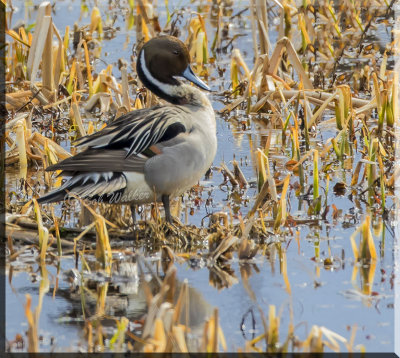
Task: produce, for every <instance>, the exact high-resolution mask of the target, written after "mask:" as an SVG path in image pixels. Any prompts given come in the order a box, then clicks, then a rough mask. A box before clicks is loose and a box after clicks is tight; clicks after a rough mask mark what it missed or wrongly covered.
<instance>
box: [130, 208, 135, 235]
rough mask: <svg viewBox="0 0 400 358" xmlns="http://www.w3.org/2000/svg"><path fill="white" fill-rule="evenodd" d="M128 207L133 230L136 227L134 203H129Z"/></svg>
mask: <svg viewBox="0 0 400 358" xmlns="http://www.w3.org/2000/svg"><path fill="white" fill-rule="evenodd" d="M129 207H130V208H131V215H132V220H133V231H135V228H136V205H135V204H130V205H129Z"/></svg>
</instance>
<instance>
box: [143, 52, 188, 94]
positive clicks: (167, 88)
mask: <svg viewBox="0 0 400 358" xmlns="http://www.w3.org/2000/svg"><path fill="white" fill-rule="evenodd" d="M140 62H141V67H142V71H143V74H144V76H145V77H146V78H147V80H148V81H149V82H150V83H151V84H152V85H154V86H155V87H157V88H159V89H160V91H162V92H164V93H165V94H167V95H168V96H171V97H181V95H182V94H181V91H180V90H179V89H180V86H174V85H170V84H167V83H163V82H161V81H159V80H157V79H156V78H154V77H153V76H152V75H151V73H150V71H149V70H148V69H147V67H146V61H145V59H144V50H143V51H142V54H141V55H140Z"/></svg>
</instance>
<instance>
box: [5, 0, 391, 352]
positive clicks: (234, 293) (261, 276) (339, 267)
mask: <svg viewBox="0 0 400 358" xmlns="http://www.w3.org/2000/svg"><path fill="white" fill-rule="evenodd" d="M35 3H36V2H35ZM169 4H170V9H171V8H174V6H177V4H178V2H174V1H170V2H169ZM14 6H15V7H17V8H18V11H16V12H15V14H14V16H13V23H14V24H15V23H16V22H17V21H18V20H19V19H23V18H24V17H25V15H24V3H23V2H19V1H14ZM162 6H163V4H161V3H160V4H159V9H161V8H162ZM243 6H244V5H243V4H242V3H240V2H239V4H238V6H237V8H234V10H233V12H234V13H236V12H238V11H239V10H240V9H241V8H243ZM79 7H80V3H78V2H64V1H58V2H56V3H55V13H54V14H53V18H54V22H55V24H56V26H57V27H58V29H59V30H60V32H61V35H63V33H64V29H65V26H67V25H69V26H71V25H72V24H73V22H74V21H77V19H78V17H79V12H80V8H79ZM99 7H100V11H101V12H102V14H104V13H105V12H106V10H107V8H108V5H107V3H106V2H102V1H101V2H99ZM191 7H192V9H195V8H196V4H195V5H193V4H192V5H191ZM247 13H248V12H245V13H244V15H243V16H247V15H246V14H247ZM32 14H33V15H32V17H31V18H28V17H25V19H26V20H27V23H28V24H30V23H32V22H33V21H34V19H35V12H32ZM159 14H160V23H161V24H163V23H165V12H163V11H161V10H160V11H159ZM113 15H116V16H117V20H116V24H118V25H119V26H120V30H119V31H117V33H116V37H115V38H113V39H111V40H104V42H103V52H102V53H103V56H102V61H98V62H97V64H96V69H98V71H100V70H101V69H102V68H105V67H106V63H115V62H116V61H117V60H118V58H121V57H123V58H126V59H129V57H130V55H131V54H132V45H133V38H134V33H133V32H132V34H131V35H130V36H131V39H130V42H129V44H128V45H127V46H126V47H125V46H124V45H123V44H124V43H125V41H126V37H127V35H128V32H127V31H126V30H125V25H124V23H123V17H122V16H121V15H120V13H119V12H118V8H117V7H116V8H113V9H109V10H108V16H109V17H112V16H113ZM89 21H90V20H89V18H88V17H86V18H83V19H82V21H81V22H80V24H87V23H89ZM207 26H208V29H209V33H212V34H214V30H212V27H211V26H210V24H209V23H208V25H207ZM241 26H242V24H241V23H239V22H238V21H237V19H236V20H233V21H232V24H231V31H232V33H231V34H235V33H242V34H243V33H244V34H247V35H248V34H249V32H250V29H249V26H250V24H249V22H247V27H246V28H242V27H241ZM378 31H382V33H383V32H384V30H383V29H381V28H380V29H378ZM274 36H275V37H274ZM379 36H380V35H379ZM183 38H184V37H182V39H183ZM275 41H276V34H274V33H273V32H272V36H271V42H272V43H274V42H275ZM234 43H235V46H237V47H238V48H240V50H241V51H242V53H243V54H244V56H245V59H246V62H247V64H248V66H249V68H251V67H252V61H253V58H252V55H251V54H252V43H251V37H250V36H245V37H239V38H238V39H237V40H236V41H235V42H234ZM246 54H247V55H246ZM103 61H105V63H104V62H103ZM229 61H230V60H229V57H225V56H224V55H221V59H220V60H219V59H217V63H218V65H219V66H221V67H223V68H226V73H225V79H216V80H215V81H213V82H211V81H210V84H211V87H212V89H213V90H215V91H218V92H222V91H223V90H226V89H228V87H229V81H230V79H229V77H228V76H229V75H228V74H229V63H230V62H229ZM351 66H354V64H351ZM215 72H216V71H215V69H214V71H213V73H212V75H211V78H212V77H213V75H214V76H215V77H216V73H215ZM114 75H115V76H116V77H117V78H119V73H118V69H117V67H116V66H114ZM211 98H212V102H213V106H214V108H215V109H216V110H219V109H221V108H222V107H223V104H221V103H220V102H219V99H221V97H219V96H218V95H216V94H215V95H212V96H211ZM233 116H236V117H237V119H240V120H241V121H245V122H247V119H248V117H247V116H246V115H245V114H244V113H243V111H240V110H238V111H233V112H232V113H231V115H230V116H229V117H227V118H223V117H222V116H219V115H218V116H217V136H218V153H217V156H216V158H215V160H214V166H215V167H214V170H213V175H212V177H211V179H209V180H204V181H202V182H201V183H200V184H202V185H203V186H204V190H203V191H202V194H201V195H202V196H201V199H202V202H201V204H200V205H199V206H197V207H194V212H193V215H191V216H190V217H189V223H190V224H195V225H200V224H201V223H202V219H203V218H205V217H206V216H207V214H209V213H210V212H217V211H227V210H228V204H229V205H230V206H231V207H232V208H234V207H235V206H237V208H238V210H239V212H240V213H241V215H243V216H244V215H245V214H246V213H247V211H248V210H249V208H251V205H252V200H253V198H254V197H255V195H256V194H257V187H256V184H255V182H256V173H255V170H254V168H253V164H252V160H251V157H250V152H251V150H250V142H251V143H253V146H254V147H257V146H261V143H262V142H263V143H265V138H266V135H268V134H269V130H265V129H264V130H263V129H261V128H259V126H258V125H256V124H254V122H251V124H250V126H247V127H246V128H245V129H243V128H242V126H239V127H236V125H235V124H234V122H233V121H232V117H233ZM328 130H330V129H328ZM328 130H326V131H325V132H320V131H317V133H316V136H315V138H314V139H312V141H315V142H317V143H325V141H326V138H328V137H329V136H331V133H330V132H328ZM331 130H332V131H334V129H333V128H332V129H331ZM280 133H281V132H280V131H278V133H277V135H276V143H275V144H273V148H271V153H272V154H271V155H270V157H271V159H272V162H273V161H275V162H276V167H277V168H278V169H279V170H280V171H282V177H284V176H285V175H286V173H288V172H287V171H286V169H285V167H284V164H285V163H286V162H287V161H288V160H289V159H290V155H291V153H285V152H284V151H281V144H280V141H281V139H280ZM357 155H359V154H356V156H357ZM233 159H236V160H237V161H238V162H239V163H241V169H242V171H243V173H244V175H245V177H246V179H247V180H248V181H249V183H250V184H251V185H250V187H249V188H248V189H247V190H245V191H244V192H243V193H241V202H238V201H237V199H236V202H235V195H232V192H233V191H232V187H231V185H230V184H229V183H228V184H226V185H225V184H224V185H222V186H221V184H223V183H224V178H223V175H222V174H221V173H220V172H219V171H218V167H219V165H220V163H221V162H222V161H224V162H225V163H227V165H228V167H229V168H232V165H231V164H230V162H231V161H232V160H233ZM304 167H305V170H306V171H307V172H309V168H312V163H309V164H307V165H305V166H304ZM39 175H41V174H40V171H39V172H38V176H39ZM351 175H352V172H351V170H345V169H342V168H340V167H337V168H334V171H333V173H332V177H331V181H330V184H329V192H328V196H327V198H328V203H335V205H336V206H337V207H338V208H339V209H342V213H341V215H339V217H338V219H335V220H333V219H332V217H331V214H329V215H328V220H327V221H324V220H319V221H318V225H317V226H312V225H311V224H308V225H298V226H297V227H295V228H293V229H292V230H293V234H288V235H287V238H286V239H285V240H284V241H283V242H282V247H284V248H285V249H286V255H287V274H288V279H289V282H290V287H291V295H289V294H288V293H287V290H286V286H285V283H284V280H283V276H282V274H281V268H280V263H279V255H278V254H277V253H276V252H275V253H274V254H272V255H270V256H269V257H267V256H266V255H262V253H260V252H259V254H258V255H257V256H256V258H255V260H254V264H255V265H256V268H257V269H256V270H255V269H254V267H252V268H251V272H252V274H251V276H250V278H249V281H248V282H249V285H250V287H251V289H252V291H253V292H254V294H255V296H256V298H257V303H258V305H259V307H260V308H261V309H262V311H263V312H264V314H265V316H267V314H268V306H269V305H271V304H273V305H276V307H277V312H278V313H279V314H280V316H281V328H280V332H281V337H286V336H285V334H286V332H287V330H288V326H289V322H290V312H291V310H292V311H293V323H294V325H295V335H296V336H298V337H299V338H300V339H305V338H306V337H307V335H308V332H309V331H310V328H311V326H312V325H320V326H324V327H326V328H328V329H330V330H332V331H334V332H336V333H338V334H340V335H342V336H343V337H345V338H347V339H348V338H350V328H351V327H352V326H353V325H357V333H356V338H355V345H361V344H362V345H364V346H365V348H366V351H367V352H392V351H393V347H394V333H393V327H394V288H393V272H394V271H393V270H394V258H393V252H394V237H393V235H392V230H391V228H389V227H388V228H386V229H385V227H384V226H385V223H384V222H383V223H382V222H381V225H383V229H382V230H380V232H377V235H376V236H374V238H375V242H376V244H377V250H378V251H379V260H378V262H377V266H376V269H375V270H374V273H375V277H374V280H373V286H372V288H371V291H372V292H373V294H372V295H364V294H362V292H363V285H365V282H364V278H363V277H362V275H361V274H360V273H357V275H356V276H355V280H352V275H353V270H354V265H355V264H354V259H353V254H352V249H351V245H350V240H349V237H350V235H351V234H352V233H353V232H354V231H355V230H356V228H357V227H358V226H359V224H360V223H361V222H362V220H363V218H364V216H365V213H366V206H365V203H361V204H358V203H357V204H356V203H355V202H354V197H352V196H351V193H350V192H349V191H347V192H345V193H341V194H340V195H337V194H335V193H334V192H333V187H334V185H335V183H337V182H340V181H342V178H343V177H345V176H347V177H348V176H350V177H351ZM7 179H8V185H9V187H10V188H16V187H17V180H15V179H13V177H12V175H11V173H10V175H9V176H8V178H7ZM297 180H298V179H297ZM306 180H307V183H308V185H312V177H308V178H306ZM295 181H296V179H293V180H292V181H291V183H294V182H295ZM343 181H344V182H348V180H343ZM321 185H324V184H323V183H321ZM14 190H15V189H14ZM210 191H211V193H209V192H210ZM209 196H210V197H211V198H212V205H206V201H207V198H208V197H209ZM236 198H237V197H236ZM243 199H247V200H243ZM288 202H289V203H290V204H289V205H290V206H289V207H290V209H289V211H290V214H291V215H292V216H294V217H299V218H302V219H307V218H308V216H307V213H306V211H307V207H308V205H306V201H305V200H301V199H299V198H298V197H296V196H295V193H294V190H292V191H290V190H289V194H288ZM188 205H190V206H193V202H189V203H188ZM391 205H393V204H392V202H391V200H390V199H389V198H388V203H387V206H388V207H390V206H391ZM57 208H58V210H59V206H58V207H57ZM182 219H183V217H182ZM235 222H238V218H237V217H236V218H235ZM73 224H74V223H72V225H73ZM204 224H205V225H208V219H206V220H205V221H204ZM296 231H298V232H299V238H300V240H299V241H298V242H297V240H296V239H295V232H296ZM275 239H277V238H274V237H273V236H271V237H270V240H271V241H273V240H275ZM378 243H379V244H378ZM318 251H319V258H318V257H317V258H316V256H317V253H318ZM32 255H34V254H33V253H32V252H30V250H28V251H27V252H26V254H25V255H23V256H20V257H19V258H18V259H17V261H15V262H12V263H11V264H10V265H11V267H14V268H13V273H12V277H11V276H10V275H8V278H9V280H8V281H9V282H7V284H6V302H7V307H6V315H7V316H6V322H7V323H6V337H7V340H9V341H11V340H13V339H14V337H15V335H16V334H17V333H20V334H23V332H25V331H26V330H27V323H26V317H25V313H24V310H23V307H24V303H25V294H26V293H29V294H30V295H31V296H32V307H35V306H36V305H37V303H38V294H39V281H40V274H39V267H38V265H37V263H36V262H35V261H34V260H33V259H32ZM325 259H332V261H333V265H327V264H326V265H324V260H325ZM325 263H326V262H325ZM79 265H81V263H79ZM357 265H358V264H357ZM176 266H177V268H178V275H177V276H178V279H179V281H180V282H182V281H183V280H184V279H188V282H189V285H190V286H191V287H193V288H194V289H195V291H196V292H197V293H196V294H197V295H199V296H201V297H203V298H204V300H205V301H206V302H207V303H208V305H209V306H210V307H212V306H215V307H218V309H219V317H220V324H221V326H222V330H223V332H224V334H225V338H226V340H227V344H228V350H229V351H236V350H237V349H238V348H240V347H244V345H245V339H247V340H249V339H251V338H253V337H254V335H255V336H257V335H260V334H261V333H262V332H263V326H262V323H261V318H260V314H259V310H258V308H257V305H256V303H255V302H253V301H252V300H251V298H250V296H249V293H248V290H247V289H246V287H245V285H244V284H243V283H244V281H245V280H243V279H242V277H241V272H240V269H241V268H242V269H244V268H243V267H241V265H240V264H239V262H238V260H237V259H236V258H235V259H234V261H233V263H232V265H231V270H232V271H233V274H232V271H231V276H233V278H232V285H231V286H230V287H225V288H222V289H217V288H215V287H213V286H212V285H211V284H210V271H209V269H208V268H207V267H203V268H200V269H196V270H194V269H192V267H190V266H189V264H188V263H182V264H176ZM47 267H48V270H49V277H50V290H49V292H48V293H47V294H46V295H45V296H44V298H43V309H42V313H41V317H40V324H39V327H40V330H39V334H40V335H42V336H43V341H42V343H41V349H42V350H43V351H50V350H55V351H69V350H71V351H75V350H76V348H77V347H79V346H81V347H82V349H83V350H84V349H85V345H86V341H85V338H84V334H83V331H82V327H83V323H82V320H81V318H80V317H79V315H77V313H76V312H77V309H78V308H79V302H78V303H77V302H76V300H75V301H74V299H73V298H72V296H71V295H70V294H69V293H68V292H69V290H70V285H69V283H67V282H66V281H65V280H63V279H62V276H60V279H59V283H58V285H59V286H58V290H57V291H56V292H55V295H54V297H53V296H52V295H53V289H54V286H55V280H56V277H57V274H56V268H55V264H53V265H50V264H49V265H47ZM73 267H74V260H73V258H72V256H66V257H65V258H63V259H62V260H61V271H62V272H63V271H64V272H67V271H68V270H70V269H72V268H73ZM249 267H250V266H249ZM80 268H81V267H80V266H79V267H78V269H79V270H80ZM9 272H10V270H8V273H9ZM28 272H30V274H28ZM364 288H365V287H364ZM77 307H78V308H77ZM249 309H250V310H251V311H252V312H253V313H254V318H255V325H254V327H253V324H252V322H251V318H250V315H249V314H247V316H246V313H247V312H248V311H249ZM122 312H123V313H122V314H123V315H126V316H127V317H128V318H134V319H137V317H133V316H132V312H130V311H129V309H128V308H127V309H125V310H122ZM130 315H131V316H130ZM74 316H76V319H72V318H71V317H74ZM244 316H245V320H244V322H242V320H243V317H244ZM242 324H243V325H242ZM253 329H254V330H253ZM51 337H54V342H53V344H51ZM341 348H342V350H345V347H344V346H341Z"/></svg>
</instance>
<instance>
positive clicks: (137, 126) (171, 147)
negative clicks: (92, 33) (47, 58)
mask: <svg viewBox="0 0 400 358" xmlns="http://www.w3.org/2000/svg"><path fill="white" fill-rule="evenodd" d="M136 70H137V73H138V76H139V79H140V80H141V81H142V83H143V84H144V85H145V86H146V87H147V88H148V89H149V90H151V91H152V92H153V93H155V94H156V95H157V96H159V97H161V98H162V99H164V100H166V101H168V102H169V103H170V104H166V105H158V106H154V107H151V108H146V109H140V110H135V111H133V112H130V113H127V114H125V115H123V116H121V117H119V118H117V119H116V120H114V121H113V122H111V123H110V124H108V125H107V126H106V127H105V128H104V129H103V130H101V131H99V132H97V133H95V134H93V135H90V136H86V137H82V138H80V139H79V140H78V142H77V145H78V146H80V147H85V148H86V149H85V150H83V151H82V152H80V153H78V154H77V155H75V156H73V157H70V158H67V159H65V160H63V161H61V162H60V163H57V164H55V165H51V166H49V167H48V168H47V169H46V170H47V171H54V170H62V172H61V175H63V176H70V177H71V178H70V179H68V181H66V182H65V183H64V184H63V185H62V186H61V187H60V188H58V189H56V190H54V191H52V192H50V193H49V194H47V195H45V196H43V197H41V198H39V199H38V202H40V203H52V202H57V201H61V200H64V199H65V198H66V197H68V193H74V194H75V195H77V196H79V197H80V198H82V199H89V200H93V201H98V202H104V203H112V204H130V205H131V208H132V213H133V218H134V220H135V214H134V208H135V205H141V204H146V203H151V202H154V201H155V200H157V201H161V202H162V203H163V205H164V209H165V218H166V220H167V221H168V222H171V213H170V206H169V203H170V198H171V197H176V196H178V195H181V194H183V193H184V192H185V191H187V190H188V189H190V188H191V187H192V186H193V185H195V184H196V183H197V182H198V181H199V180H200V178H201V177H202V176H203V175H204V174H205V172H206V171H207V170H208V169H209V168H210V166H211V164H212V161H213V159H214V157H215V154H216V150H217V138H216V124H215V115H214V111H213V108H212V106H211V104H210V101H209V100H208V98H207V96H206V95H205V94H204V93H203V92H202V91H200V90H199V89H197V88H195V87H193V86H191V85H188V84H184V83H183V82H181V81H180V80H179V79H178V78H177V77H184V78H186V79H187V80H189V81H191V82H192V83H194V84H195V85H197V86H198V87H200V88H201V89H204V90H207V91H209V90H210V89H209V87H208V86H207V85H206V84H205V83H204V82H203V81H202V80H201V79H199V78H198V77H197V76H196V75H195V74H194V73H193V71H192V69H191V67H190V56H189V52H188V50H187V48H186V46H185V45H184V43H183V42H182V41H180V40H178V39H177V38H175V37H172V36H160V37H156V38H153V39H151V40H150V41H148V42H147V43H145V44H144V45H143V47H142V49H141V50H140V52H139V55H138V59H137V65H136Z"/></svg>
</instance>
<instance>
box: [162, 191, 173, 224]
mask: <svg viewBox="0 0 400 358" xmlns="http://www.w3.org/2000/svg"><path fill="white" fill-rule="evenodd" d="M161 200H162V203H163V205H164V211H165V220H166V221H167V222H169V223H170V224H172V216H171V211H170V208H169V195H162V196H161Z"/></svg>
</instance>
